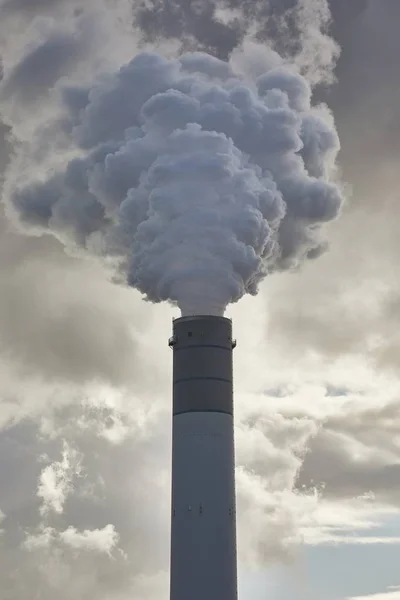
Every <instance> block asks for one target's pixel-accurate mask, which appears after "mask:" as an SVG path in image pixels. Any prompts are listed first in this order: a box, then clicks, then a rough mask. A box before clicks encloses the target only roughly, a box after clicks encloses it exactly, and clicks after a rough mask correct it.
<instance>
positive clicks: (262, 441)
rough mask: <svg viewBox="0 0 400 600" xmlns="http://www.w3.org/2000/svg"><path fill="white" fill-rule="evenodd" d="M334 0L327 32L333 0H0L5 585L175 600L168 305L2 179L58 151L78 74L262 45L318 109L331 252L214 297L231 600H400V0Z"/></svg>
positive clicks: (81, 78) (4, 593) (0, 556)
mask: <svg viewBox="0 0 400 600" xmlns="http://www.w3.org/2000/svg"><path fill="white" fill-rule="evenodd" d="M330 5H331V6H330V8H331V9H332V14H333V16H334V22H333V24H331V27H330V29H329V30H328V29H327V27H328V21H327V16H328V13H327V4H326V2H325V0H299V2H298V4H296V0H282V2H280V1H279V0H262V1H260V2H257V1H256V0H255V1H254V2H252V3H251V10H249V3H247V2H245V1H244V0H243V1H242V0H226V2H222V1H221V2H218V1H217V0H216V1H215V2H214V0H203V1H202V2H195V1H189V0H175V2H172V3H167V2H165V0H164V2H162V1H161V0H160V2H158V0H152V1H149V2H143V3H140V2H134V1H128V0H85V1H83V0H0V55H1V57H2V65H3V69H2V71H3V79H2V81H1V83H0V118H1V119H2V126H1V136H2V139H1V142H0V168H1V172H2V173H3V178H4V182H3V183H4V190H3V198H4V203H3V205H4V206H5V208H4V210H3V211H2V216H1V221H0V600H28V599H29V600H36V599H38V600H39V599H40V600H53V599H54V598H55V597H57V598H58V599H59V600H72V599H73V600H89V599H90V600H92V599H95V600H128V599H129V600H131V599H132V598H134V599H135V600H159V599H166V598H168V558H169V557H168V552H169V509H170V507H169V499H170V497H169V494H170V489H169V486H170V436H171V431H170V430H171V366H172V360H171V359H172V357H171V353H170V351H169V348H168V345H167V340H168V337H169V335H170V331H171V319H172V317H173V316H177V315H178V311H177V309H174V308H171V307H170V306H168V305H166V304H157V305H154V304H151V303H149V302H144V301H143V300H142V298H141V295H140V293H139V292H137V291H136V290H134V289H132V288H127V287H125V286H124V285H117V284H116V283H113V282H112V280H111V279H112V278H111V274H110V270H109V268H108V267H109V265H104V263H100V262H99V261H97V260H95V259H92V258H89V257H88V255H85V256H81V255H80V252H78V251H77V252H75V255H73V256H72V255H71V253H70V252H69V253H66V252H65V251H64V248H63V246H62V244H61V243H60V242H59V241H58V240H57V239H55V238H54V237H52V236H50V235H39V234H38V231H35V232H33V233H34V235H31V234H32V232H30V234H29V235H27V234H26V232H25V231H24V230H21V228H20V227H19V226H18V224H17V220H16V217H15V214H13V213H12V211H10V210H9V205H8V203H7V193H8V192H7V190H8V187H7V184H8V182H9V181H10V173H12V176H13V177H14V180H15V173H16V172H17V176H18V177H17V178H18V179H19V178H20V180H21V182H25V179H26V178H27V173H28V171H29V169H31V170H32V167H33V166H35V165H37V171H38V174H40V176H43V177H44V176H45V175H46V173H45V170H46V164H47V163H46V162H45V160H44V157H46V156H47V155H48V154H51V153H52V152H53V156H52V159H53V163H54V164H56V163H57V161H59V162H62V160H63V157H64V156H65V153H67V152H68V151H69V147H68V144H67V142H66V141H65V140H64V138H63V139H61V138H60V139H57V140H55V139H54V130H52V129H51V128H50V127H49V128H48V129H46V124H47V123H50V122H51V120H52V119H54V117H55V116H57V115H58V114H59V113H58V112H57V111H58V110H59V105H60V95H59V94H60V90H61V89H62V88H65V87H67V86H68V85H69V84H70V83H71V82H74V83H76V82H79V83H80V84H82V85H84V84H85V82H87V81H89V80H91V78H92V77H93V76H95V75H97V76H98V75H99V74H101V73H103V72H110V71H113V70H115V69H118V68H119V67H120V66H121V65H122V64H124V63H126V62H127V61H129V60H130V59H131V58H132V57H133V56H134V55H136V54H137V53H138V52H140V51H141V50H143V49H146V50H156V51H157V52H158V53H160V54H162V55H165V56H168V57H174V56H176V55H178V54H180V53H181V52H183V51H190V50H197V49H200V50H202V51H208V52H209V53H211V54H212V55H213V56H217V57H219V58H221V59H223V60H225V59H227V58H228V57H229V56H230V54H231V53H232V51H235V49H237V48H239V50H237V53H236V55H235V56H236V58H237V60H246V61H248V64H249V65H252V66H254V68H255V69H256V67H257V64H258V63H257V61H258V60H259V59H260V57H262V56H264V54H265V53H266V52H267V47H268V48H269V49H270V50H269V52H270V54H269V56H271V48H274V49H275V50H276V51H279V52H280V53H285V54H286V60H287V61H288V62H290V63H292V64H295V65H296V69H298V70H300V72H301V73H303V74H304V76H305V77H306V78H307V79H308V80H309V81H310V83H311V85H313V86H314V97H315V101H320V102H321V101H323V102H326V103H327V104H328V105H329V107H330V109H331V110H332V112H333V114H334V117H335V120H336V126H337V129H338V133H339V137H340V140H341V145H342V149H341V152H340V154H339V172H338V175H337V176H338V177H339V175H340V179H341V180H342V181H343V182H345V188H344V189H345V195H346V205H345V207H344V209H343V211H342V215H341V217H340V218H339V219H338V220H337V221H335V222H334V223H333V225H331V226H330V228H329V232H328V238H329V244H330V247H329V250H328V251H327V252H326V253H325V254H323V255H322V256H320V257H319V258H318V259H316V260H311V261H308V263H307V264H306V265H304V266H302V267H301V268H300V269H298V270H296V271H295V272H285V273H283V274H276V275H273V276H271V277H270V278H267V279H266V280H265V281H264V282H263V283H262V285H261V289H260V292H259V294H258V296H256V297H246V298H244V299H243V300H241V301H240V302H239V303H238V304H235V305H233V306H231V307H229V308H228V311H227V315H228V316H231V317H232V318H233V319H234V331H235V337H236V338H237V339H238V346H237V349H236V350H235V403H236V432H235V435H236V453H237V498H238V546H239V548H238V549H239V560H240V582H239V583H240V586H239V587H240V599H241V600H247V599H248V600H261V599H264V598H268V599H269V600H272V599H274V600H275V599H279V600H289V599H290V600H291V599H292V598H294V597H295V598H299V599H304V600H314V599H315V600H344V599H358V600H361V598H362V599H363V600H364V598H370V600H400V576H399V573H398V556H399V552H400V515H399V503H400V380H399V374H400V327H399V324H400V283H399V282H400V267H399V260H398V256H399V252H400V237H399V235H398V223H399V218H400V203H399V196H400V192H399V190H400V186H399V184H400V181H399V180H400V176H399V173H400V169H399V166H398V163H399V160H400V80H399V76H398V57H399V56H400V38H399V36H398V24H399V22H400V3H399V2H398V0H369V1H368V0H366V1H365V2H363V1H362V0H360V1H359V2H358V1H357V0H331V1H330ZM283 9H285V10H292V11H293V10H294V13H292V18H291V19H289V20H288V21H286V27H283V21H282V18H283V17H282V14H283V13H284V10H283ZM328 31H329V34H328ZM332 36H334V38H335V41H333V39H332ZM339 48H340V56H339ZM260 60H261V59H260ZM72 100H74V102H76V103H77V104H76V106H78V109H79V106H80V105H79V102H81V101H82V98H79V97H78V96H74V98H73V99H72ZM72 100H71V101H72ZM78 112H79V110H78ZM35 136H41V137H40V139H41V140H42V142H43V145H42V146H40V147H39V150H40V151H38V150H37V148H38V146H37V145H36V146H34V144H33V142H34V141H35V139H36V140H37V138H35ZM63 144H64V145H63ZM33 147H35V148H36V150H35V152H34V153H33V152H32V148H33ZM21 148H23V150H24V155H23V156H24V160H23V161H19V162H17V160H16V158H15V157H16V153H17V152H19V151H20V150H21ZM60 148H62V150H63V153H64V154H62V153H61V151H60ZM58 152H60V153H59V154H58ZM24 161H25V162H24ZM396 586H397V587H396Z"/></svg>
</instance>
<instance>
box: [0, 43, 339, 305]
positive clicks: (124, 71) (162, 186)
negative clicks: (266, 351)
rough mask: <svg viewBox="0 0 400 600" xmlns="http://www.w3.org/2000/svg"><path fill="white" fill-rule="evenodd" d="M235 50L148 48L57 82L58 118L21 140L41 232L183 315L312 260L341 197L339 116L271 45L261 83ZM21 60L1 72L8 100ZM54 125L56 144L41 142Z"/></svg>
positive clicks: (10, 189)
mask: <svg viewBox="0 0 400 600" xmlns="http://www.w3.org/2000/svg"><path fill="white" fill-rule="evenodd" d="M234 59H235V56H234V57H233V60H232V64H230V63H226V62H223V61H220V60H218V59H216V58H213V57H211V56H209V55H207V54H203V53H192V54H186V55H183V56H182V57H180V58H179V59H171V60H168V59H165V58H163V57H162V56H160V55H158V54H154V53H142V54H139V55H137V56H136V57H135V58H133V59H132V60H131V61H130V62H129V63H128V64H126V65H124V66H123V67H121V68H120V69H119V71H118V72H117V73H114V74H108V75H107V76H103V77H102V78H101V79H100V80H97V81H95V82H94V83H93V84H92V85H91V86H90V87H86V88H83V87H76V86H75V87H74V86H72V85H69V86H66V85H64V86H62V85H60V86H59V93H60V94H61V96H62V102H63V111H62V113H61V116H60V113H57V116H56V118H54V119H53V120H52V121H51V120H50V121H48V122H47V123H46V126H45V128H44V127H43V123H40V124H39V125H38V126H37V128H36V130H35V132H34V135H33V140H34V141H33V143H28V144H22V149H21V152H20V155H19V159H18V158H17V159H16V161H15V162H14V166H13V168H12V169H11V170H10V172H9V174H8V179H7V185H6V197H7V202H8V206H9V207H12V209H13V210H14V211H16V212H17V213H18V215H19V218H20V221H21V223H23V224H24V225H25V226H27V227H28V228H29V227H30V228H32V229H33V231H34V232H37V231H38V230H39V231H40V230H41V231H50V232H52V233H54V234H55V235H57V236H59V237H60V238H61V239H62V240H63V241H64V242H66V243H67V244H68V243H69V242H68V240H70V241H71V240H72V243H73V244H75V245H78V246H80V247H83V248H85V249H87V250H89V251H96V252H99V253H100V254H102V255H104V256H109V257H112V259H113V261H114V262H116V263H117V264H118V270H119V271H120V273H121V274H122V277H123V278H124V279H125V280H126V281H127V282H128V284H129V285H131V286H134V287H136V288H137V289H138V290H140V291H141V292H142V293H143V294H144V295H145V297H146V298H147V299H149V300H151V301H153V302H160V301H164V300H167V301H170V302H172V303H174V304H177V305H178V306H179V307H180V309H181V310H182V312H183V314H188V313H191V314H193V313H198V312H203V313H210V314H222V313H223V312H224V310H225V308H226V306H227V305H228V304H229V303H231V302H236V301H237V300H239V299H240V298H241V297H242V296H243V295H244V294H246V293H250V294H255V293H257V289H258V284H259V282H260V281H261V280H262V279H263V278H264V277H265V276H266V275H268V274H269V273H271V272H273V271H276V270H279V269H287V268H293V267H296V266H297V265H299V264H300V263H301V262H302V261H303V260H305V259H307V258H314V257H316V256H317V255H318V254H320V253H321V251H323V250H324V249H325V240H324V236H323V229H322V227H321V226H322V225H323V224H324V223H326V222H328V221H330V220H332V219H334V218H335V217H336V216H337V215H338V213H339V210H340V207H341V204H342V196H341V192H340V188H339V187H338V186H337V185H336V184H335V182H334V181H333V182H332V181H331V179H334V178H335V176H336V170H335V158H336V154H337V152H338V150H339V142H338V136H337V134H336V130H335V128H334V125H333V119H332V117H331V115H330V113H329V111H328V109H327V108H326V107H324V106H319V107H315V108H313V107H312V105H311V89H310V86H309V84H308V83H307V81H306V80H305V79H304V78H303V77H301V76H300V75H299V74H298V73H297V72H296V71H295V70H294V69H292V70H291V69H289V68H287V67H285V66H284V65H283V64H278V65H275V66H274V67H273V68H272V67H271V66H270V64H268V53H267V52H266V58H265V66H264V73H262V74H261V75H259V76H258V77H257V78H256V79H255V80H254V81H247V80H246V78H245V76H244V75H243V74H240V73H237V72H235V67H234V62H235V60H234ZM22 60H23V61H24V62H25V63H26V61H27V59H26V57H24V58H23V59H22ZM274 60H275V62H276V56H274ZM19 70H20V65H16V66H15V67H14V69H13V70H11V71H10V72H8V73H7V72H6V73H5V78H4V81H3V84H2V88H1V90H0V94H1V97H2V99H3V101H4V102H6V101H8V99H9V88H10V85H11V84H10V82H13V81H14V79H15V73H16V72H17V73H18V72H19ZM11 97H12V96H11ZM11 125H12V123H11ZM50 136H51V137H52V139H54V140H61V141H60V142H59V146H60V147H58V148H54V147H53V148H52V152H51V153H46V150H45V147H46V143H47V144H48V140H49V137H50ZM66 146H67V147H68V153H66V154H65V161H64V160H60V152H61V147H64V148H65V147H66ZM49 154H52V155H54V154H56V155H57V158H58V165H55V164H54V162H52V161H51V160H50V158H49ZM38 155H39V156H40V155H42V157H43V158H42V160H41V162H40V163H39V165H37V164H36V165H35V169H32V164H29V162H28V163H27V160H28V161H29V160H30V161H31V163H32V159H31V158H30V157H32V156H35V157H36V156H38ZM27 157H28V158H27ZM35 160H36V159H35ZM60 162H61V165H60ZM22 165H24V167H25V172H26V175H24V176H23V177H22V178H21V176H20V172H21V166H22ZM32 170H34V171H36V172H37V171H39V172H40V173H41V176H40V177H32V176H30V175H31V173H32Z"/></svg>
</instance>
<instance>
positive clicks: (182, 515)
mask: <svg viewBox="0 0 400 600" xmlns="http://www.w3.org/2000/svg"><path fill="white" fill-rule="evenodd" d="M169 344H170V346H171V347H172V348H173V352H174V366H173V435H172V440H173V441H172V515H171V580H170V582H171V585H170V599H171V600H236V599H237V566H236V563H237V559H236V511H235V472H234V436H233V385H232V349H233V348H234V346H235V343H234V341H233V340H232V323H231V321H230V320H229V319H226V318H224V317H216V316H193V317H182V318H180V319H176V320H175V321H174V323H173V336H172V338H171V339H170V341H169Z"/></svg>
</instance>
